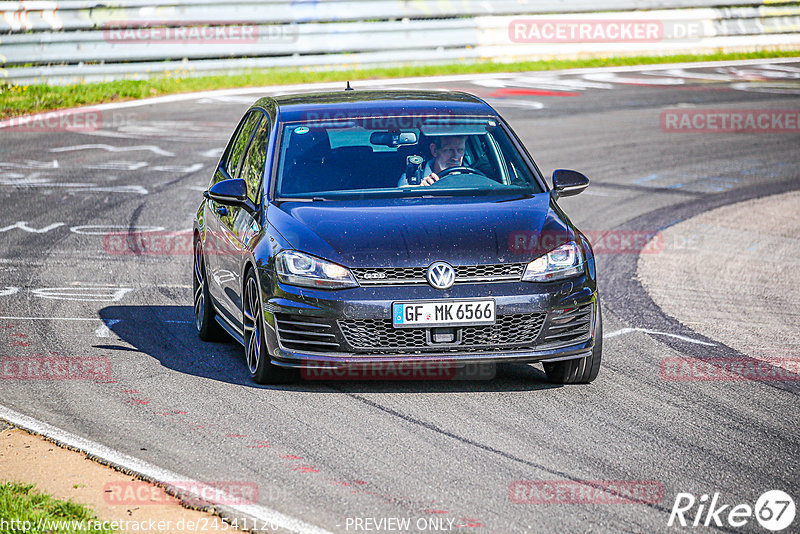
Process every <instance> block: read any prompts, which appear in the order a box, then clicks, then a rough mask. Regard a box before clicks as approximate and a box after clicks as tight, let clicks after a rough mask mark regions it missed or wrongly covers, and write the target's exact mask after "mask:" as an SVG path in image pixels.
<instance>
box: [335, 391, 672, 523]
mask: <svg viewBox="0 0 800 534" xmlns="http://www.w3.org/2000/svg"><path fill="white" fill-rule="evenodd" d="M339 391H341V393H344V394H345V395H347V396H349V397H352V398H354V399H356V400H358V401H361V402H363V403H364V404H366V405H367V406H371V407H373V408H375V409H378V410H380V411H382V412H385V413H387V414H389V415H391V416H393V417H397V418H399V419H402V420H403V421H406V422H408V423H412V424H415V425H419V426H421V427H423V428H426V429H427V430H430V431H432V432H435V433H437V434H441V435H443V436H446V437H448V438H451V439H454V440H456V441H459V442H461V443H463V444H465V445H469V446H471V447H476V448H478V449H482V450H484V451H486V452H491V453H493V454H496V455H498V456H501V457H503V458H506V459H507V460H511V461H512V462H516V463H520V464H523V465H525V466H528V467H533V468H534V469H539V470H541V471H544V472H545V473H548V474H550V475H553V476H555V477H559V478H561V479H563V480H571V481H572V482H576V483H581V484H584V485H590V486H595V487H597V489H602V486H599V485H595V484H591V483H587V481H586V480H583V479H579V478H576V477H575V476H574V475H571V474H569V473H567V472H564V471H559V470H557V469H553V468H550V467H546V466H544V465H542V464H538V463H536V462H532V461H530V460H526V459H525V458H520V457H519V456H516V455H514V454H511V453H509V452H506V451H502V450H500V449H497V448H495V447H492V446H490V445H485V444H483V443H479V442H477V441H474V440H471V439H469V438H465V437H463V436H459V435H457V434H455V433H453V432H450V431H448V430H445V429H443V428H440V427H438V426H436V425H434V424H433V423H429V422H427V421H422V420H420V419H416V418H414V417H412V416H410V415H406V414H403V413H400V412H398V411H396V410H393V409H392V408H387V407H386V406H381V405H380V404H378V403H377V402H374V401H371V400H369V399H367V398H364V397H361V396H360V395H356V394H355V393H350V392H346V391H342V390H339ZM641 504H642V505H644V506H647V507H648V508H652V509H654V510H658V511H659V512H663V513H667V514H668V513H669V512H670V508H667V507H664V506H662V505H660V504H658V503H641Z"/></svg>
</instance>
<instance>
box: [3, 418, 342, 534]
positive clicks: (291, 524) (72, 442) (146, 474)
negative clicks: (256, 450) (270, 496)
mask: <svg viewBox="0 0 800 534" xmlns="http://www.w3.org/2000/svg"><path fill="white" fill-rule="evenodd" d="M0 419H4V420H6V421H8V422H9V423H11V424H12V425H14V426H17V427H19V428H23V429H25V430H28V431H29V432H33V433H35V434H40V435H42V436H45V437H47V438H49V439H51V440H53V441H55V442H56V443H58V444H60V445H66V446H67V447H71V448H73V449H78V450H79V451H82V452H84V453H86V454H88V455H89V456H92V457H96V458H98V459H100V460H101V461H102V462H103V463H106V464H108V465H111V466H114V467H117V468H121V469H123V470H127V471H131V472H133V473H136V474H138V475H140V476H141V477H143V478H145V479H147V480H150V481H155V482H158V483H160V484H163V485H165V486H168V487H170V488H172V489H173V490H177V491H179V492H181V493H183V494H185V495H188V496H190V497H192V498H195V499H199V500H200V501H202V502H206V501H207V500H206V499H204V498H203V497H202V494H204V493H205V494H207V495H214V494H215V493H214V492H213V491H211V492H208V491H205V490H206V489H207V488H209V486H208V485H207V484H204V483H202V482H199V481H194V480H191V479H189V478H187V477H185V476H181V475H179V474H177V473H174V472H172V471H169V470H167V469H162V468H161V467H158V466H155V465H153V464H150V463H147V462H145V461H143V460H140V459H138V458H134V457H133V456H128V455H127V454H122V453H120V452H117V451H115V450H114V449H111V448H109V447H106V446H105V445H101V444H100V443H96V442H94V441H90V440H88V439H86V438H82V437H80V436H76V435H74V434H70V433H69V432H66V431H64V430H61V429H60V428H57V427H54V426H52V425H49V424H47V423H44V422H42V421H37V420H36V419H33V418H31V417H28V416H26V415H23V414H21V413H19V412H15V411H14V410H11V409H10V408H6V407H5V406H0ZM174 481H180V484H181V485H180V486H176V485H175V484H174V483H173V482H174ZM184 486H188V487H189V488H192V489H198V490H200V491H197V493H195V492H194V491H187V490H186V487H184ZM210 504H211V505H212V506H215V505H214V504H213V503H210ZM216 508H217V509H218V510H220V511H221V512H228V511H233V512H236V513H238V514H242V515H245V516H249V517H250V518H254V519H256V520H258V521H259V523H265V524H269V525H270V526H271V527H272V526H276V527H279V528H282V529H284V530H287V531H289V532H298V533H304V534H305V533H310V534H330V533H329V532H328V531H327V530H324V529H322V528H319V527H317V526H315V525H311V524H309V523H306V522H305V521H303V520H301V519H297V518H295V517H291V516H288V515H286V514H283V513H281V512H278V511H277V510H273V509H271V508H267V507H266V506H261V505H258V504H250V505H231V506H216ZM228 515H232V514H230V513H228Z"/></svg>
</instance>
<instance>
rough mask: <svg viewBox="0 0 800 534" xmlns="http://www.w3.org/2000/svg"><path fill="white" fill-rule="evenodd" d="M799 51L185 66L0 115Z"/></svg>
mask: <svg viewBox="0 0 800 534" xmlns="http://www.w3.org/2000/svg"><path fill="white" fill-rule="evenodd" d="M797 56H800V51H797V50H796V51H775V50H765V51H759V52H747V53H716V54H706V55H672V56H637V57H612V58H595V59H576V60H552V61H523V62H518V63H493V62H475V63H468V64H462V63H457V64H446V65H419V66H399V67H389V68H364V69H355V70H311V69H264V70H259V71H252V72H247V73H243V74H237V75H232V76H202V77H185V75H186V74H187V73H186V72H185V71H175V72H169V73H166V74H165V75H163V76H160V77H157V78H152V79H149V80H120V81H113V82H103V83H90V84H79V85H65V86H49V85H45V84H40V85H28V86H14V85H9V84H0V119H3V118H8V117H14V116H19V115H26V114H29V113H37V112H42V111H49V110H54V109H62V108H70V107H75V106H81V105H89V104H99V103H103V102H117V101H122V100H134V99H140V98H147V97H153V96H160V95H167V94H173V93H186V92H193V91H209V90H214V89H229V88H234V87H259V86H265V85H286V84H301V83H315V82H332V81H344V80H365V79H382V78H400V77H410V76H433V75H447V74H476V73H491V72H523V71H543V70H560V69H572V68H584V67H611V66H623V65H653V64H660V63H684V62H698V61H726V60H728V61H730V60H737V59H761V58H779V57H797Z"/></svg>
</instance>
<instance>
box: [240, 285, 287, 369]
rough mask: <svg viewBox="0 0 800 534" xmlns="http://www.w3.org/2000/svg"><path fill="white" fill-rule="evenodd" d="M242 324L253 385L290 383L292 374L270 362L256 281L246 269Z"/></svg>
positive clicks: (246, 356)
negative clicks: (254, 383)
mask: <svg viewBox="0 0 800 534" xmlns="http://www.w3.org/2000/svg"><path fill="white" fill-rule="evenodd" d="M242 319H243V321H242V324H243V326H244V355H245V358H246V360H247V368H248V370H249V371H250V376H251V377H252V379H253V380H254V381H255V382H256V383H257V384H283V383H286V382H292V381H293V380H294V379H295V373H294V372H293V371H292V370H291V369H285V368H283V367H278V366H277V365H274V364H273V363H272V361H271V360H270V357H269V351H268V350H267V344H266V342H265V340H264V316H263V313H262V310H261V298H260V297H259V288H258V281H257V280H256V276H255V274H253V271H252V270H250V271H248V273H247V276H246V277H245V281H244V291H243V292H242Z"/></svg>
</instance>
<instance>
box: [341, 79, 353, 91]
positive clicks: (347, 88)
mask: <svg viewBox="0 0 800 534" xmlns="http://www.w3.org/2000/svg"><path fill="white" fill-rule="evenodd" d="M344 90H345V91H355V89H353V88H352V87H350V80H347V87H345V88H344Z"/></svg>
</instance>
